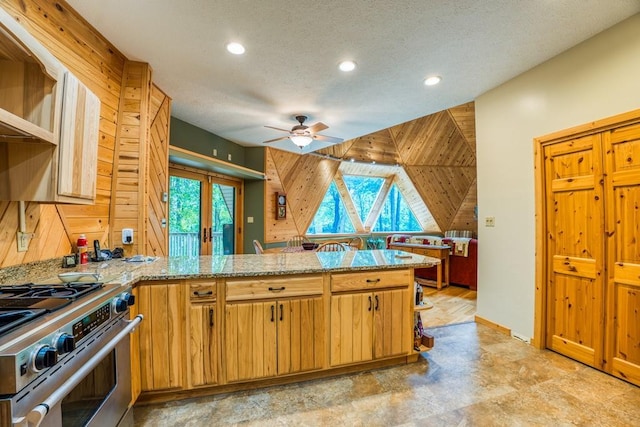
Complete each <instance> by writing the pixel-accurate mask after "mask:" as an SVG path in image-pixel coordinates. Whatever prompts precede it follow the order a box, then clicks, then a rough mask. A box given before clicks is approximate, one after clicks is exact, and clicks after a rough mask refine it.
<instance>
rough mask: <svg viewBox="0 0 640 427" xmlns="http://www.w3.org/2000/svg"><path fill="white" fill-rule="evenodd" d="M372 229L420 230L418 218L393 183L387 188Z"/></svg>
mask: <svg viewBox="0 0 640 427" xmlns="http://www.w3.org/2000/svg"><path fill="white" fill-rule="evenodd" d="M373 231H375V232H386V231H394V232H395V231H422V228H421V227H420V224H419V223H418V220H416V217H415V216H414V215H413V212H411V209H409V205H408V204H407V202H406V201H405V200H404V197H403V196H402V193H401V192H400V190H398V187H396V185H395V184H394V185H392V186H391V189H390V190H389V195H388V196H387V199H386V200H385V201H384V205H382V209H381V210H380V216H379V217H378V220H377V221H376V224H375V226H374V227H373Z"/></svg>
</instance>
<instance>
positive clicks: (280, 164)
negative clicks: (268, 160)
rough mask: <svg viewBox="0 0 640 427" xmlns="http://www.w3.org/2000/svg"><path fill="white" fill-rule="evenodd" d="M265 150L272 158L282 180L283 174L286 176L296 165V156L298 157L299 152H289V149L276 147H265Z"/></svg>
mask: <svg viewBox="0 0 640 427" xmlns="http://www.w3.org/2000/svg"><path fill="white" fill-rule="evenodd" d="M266 151H267V152H268V153H271V156H272V158H273V163H274V164H275V165H276V168H277V169H278V174H279V175H280V180H282V179H283V178H284V177H285V176H287V175H288V174H289V173H290V172H291V170H292V169H293V167H294V166H295V165H296V162H297V161H298V158H300V155H299V154H294V153H290V152H289V151H283V150H278V149H276V148H270V147H267V149H266Z"/></svg>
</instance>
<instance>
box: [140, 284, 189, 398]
mask: <svg viewBox="0 0 640 427" xmlns="http://www.w3.org/2000/svg"><path fill="white" fill-rule="evenodd" d="M138 289H139V292H140V298H139V301H140V302H139V307H138V311H139V312H140V313H141V314H142V315H144V320H143V321H142V323H141V324H140V328H139V329H140V381H141V388H142V391H153V390H165V389H175V388H182V387H183V385H184V379H183V375H182V367H183V366H184V365H183V364H184V362H183V360H182V357H183V356H182V352H183V350H184V332H183V329H184V322H185V297H184V291H183V288H182V286H181V285H180V284H177V283H175V284H170V283H158V284H155V283H154V284H147V285H145V284H143V285H140V286H138Z"/></svg>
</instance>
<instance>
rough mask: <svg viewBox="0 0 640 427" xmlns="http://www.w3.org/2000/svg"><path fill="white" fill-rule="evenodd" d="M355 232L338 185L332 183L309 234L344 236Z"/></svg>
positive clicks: (308, 231)
mask: <svg viewBox="0 0 640 427" xmlns="http://www.w3.org/2000/svg"><path fill="white" fill-rule="evenodd" d="M355 231H356V230H355V228H354V227H353V223H352V222H351V219H350V218H349V215H348V214H347V210H346V208H345V207H344V202H343V201H342V198H341V197H340V193H339V192H338V189H337V188H336V184H335V182H331V185H330V186H329V190H328V191H327V193H326V194H325V195H324V199H323V200H322V203H320V207H319V208H318V211H317V212H316V216H315V217H314V218H313V221H312V222H311V225H310V226H309V230H307V234H342V233H355Z"/></svg>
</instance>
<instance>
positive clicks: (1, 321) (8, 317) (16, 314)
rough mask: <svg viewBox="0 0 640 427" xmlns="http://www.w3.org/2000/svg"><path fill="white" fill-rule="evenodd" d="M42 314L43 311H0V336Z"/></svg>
mask: <svg viewBox="0 0 640 427" xmlns="http://www.w3.org/2000/svg"><path fill="white" fill-rule="evenodd" d="M42 313H44V310H42V309H40V310H13V309H9V310H8V311H7V310H3V309H0V335H2V333H4V332H6V331H8V330H10V329H13V328H15V327H17V326H20V325H22V324H23V323H26V322H28V321H29V320H31V319H33V318H34V317H38V316H39V315H40V314H42Z"/></svg>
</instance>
